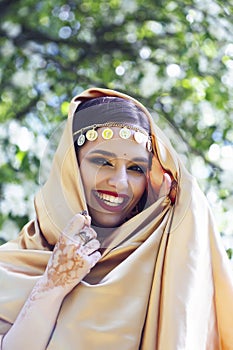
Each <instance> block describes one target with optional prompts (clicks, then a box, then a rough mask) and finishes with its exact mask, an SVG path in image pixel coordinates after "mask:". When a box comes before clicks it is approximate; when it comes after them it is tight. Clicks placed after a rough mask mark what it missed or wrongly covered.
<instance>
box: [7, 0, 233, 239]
mask: <svg viewBox="0 0 233 350" xmlns="http://www.w3.org/2000/svg"><path fill="white" fill-rule="evenodd" d="M232 5H233V3H232V0H227V1H224V2H222V1H215V0H207V1H205V2H203V1H200V0H195V1H189V0H186V1H171V0H157V1H152V0H151V1H150V0H109V1H106V0H104V1H103V0H99V1H94V0H85V1H79V0H76V1H75V0H69V1H68V0H67V1H61V0H57V1H56V2H54V1H52V0H41V1H35V0H16V1H6V0H5V1H0V18H1V22H0V23H1V25H0V55H1V61H0V87H1V95H0V123H1V124H0V134H1V144H0V147H1V149H0V151H1V157H0V176H1V199H2V200H1V202H2V204H1V205H2V208H1V209H2V210H1V214H0V227H2V228H5V227H10V224H12V222H14V224H15V223H18V226H20V225H21V224H22V222H23V221H25V222H26V221H27V220H28V219H29V218H30V213H28V214H26V213H25V210H23V211H22V213H21V214H20V212H19V213H17V215H16V213H14V210H12V209H11V207H10V204H9V203H10V202H9V198H8V199H7V198H6V196H7V193H9V192H8V191H7V186H8V185H10V184H18V185H19V186H23V188H24V189H25V193H24V194H22V193H21V197H20V196H19V199H20V200H26V201H29V200H30V198H31V197H30V195H29V193H28V190H27V188H28V189H29V188H30V189H31V190H32V192H33V191H34V190H36V189H37V186H38V185H39V183H40V180H39V176H38V168H39V162H40V160H41V158H44V156H43V150H44V149H46V140H48V139H49V138H50V137H51V135H52V132H53V130H54V129H56V127H57V126H58V125H59V124H60V123H61V122H62V121H64V120H65V118H66V113H67V108H68V103H69V101H70V99H71V98H72V97H73V96H74V95H75V94H77V93H79V92H81V91H82V90H83V89H86V88H88V87H91V86H99V87H106V88H113V89H118V90H120V91H123V92H126V93H128V94H130V95H133V96H135V97H136V98H139V99H140V100H141V101H142V102H143V103H144V104H145V105H146V106H148V107H149V108H150V109H153V111H154V112H155V114H154V115H155V120H156V121H157V122H158V123H159V125H160V126H161V127H162V128H164V130H165V132H167V133H168V136H170V135H173V133H174V134H175V135H176V137H175V139H176V142H175V146H176V147H177V148H178V151H180V148H181V152H183V156H184V160H185V161H187V162H188V163H189V166H190V169H191V170H192V171H193V172H194V175H196V176H197V177H198V179H199V181H200V184H201V186H202V187H203V189H204V190H205V192H206V194H207V196H208V199H209V200H210V202H211V203H212V204H213V206H214V208H215V209H216V210H217V213H219V215H222V216H221V219H220V218H218V219H219V229H220V231H221V232H222V233H228V234H232V233H233V232H232V228H230V225H229V220H230V219H229V214H228V213H229V211H231V215H232V185H233V181H232V171H233V170H232V166H231V167H230V165H229V161H230V159H232V158H230V157H232V155H233V151H232V143H233V131H232V125H233V102H232V101H233V99H232V95H233V90H232V84H233V34H232V33H233V24H232V8H233V7H232ZM12 123H13V124H12ZM26 129H27V130H28V132H29V133H28V134H27V133H26ZM17 130H18V131H17ZM15 133H16V134H17V135H18V136H19V135H20V133H24V134H23V135H24V139H25V140H26V138H27V139H28V142H27V145H25V144H23V143H22V142H21V141H20V140H19V138H18V136H14V135H16V134H15ZM171 138H172V141H173V136H171ZM177 140H178V141H177ZM32 184H34V186H33V185H32ZM25 186H26V187H25ZM222 193H225V194H226V195H225V197H224V199H223V197H222V195H221V194H222ZM31 200H32V198H31ZM31 205H32V204H31ZM217 216H218V214H217ZM22 218H23V220H22ZM9 220H10V222H9ZM0 229H1V228H0ZM8 231H9V229H8ZM1 232H3V231H1ZM0 236H1V234H0ZM8 237H9V238H10V233H9V234H8V236H7V235H6V236H5V239H8ZM3 238H4V237H3Z"/></svg>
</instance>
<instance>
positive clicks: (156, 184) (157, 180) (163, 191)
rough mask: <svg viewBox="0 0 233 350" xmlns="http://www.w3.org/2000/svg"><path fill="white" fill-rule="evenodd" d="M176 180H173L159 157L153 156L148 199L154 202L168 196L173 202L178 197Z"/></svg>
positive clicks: (149, 175)
mask: <svg viewBox="0 0 233 350" xmlns="http://www.w3.org/2000/svg"><path fill="white" fill-rule="evenodd" d="M175 184H176V181H175V180H172V177H171V175H169V174H168V173H167V172H166V171H165V170H164V169H163V168H162V166H161V164H160V162H159V160H158V158H157V157H156V156H153V158H152V164H151V169H150V171H149V174H148V199H149V203H150V204H152V203H154V202H155V201H157V200H158V199H159V198H160V197H164V196H168V195H169V198H170V200H171V203H172V204H173V203H174V202H175V198H176V186H175Z"/></svg>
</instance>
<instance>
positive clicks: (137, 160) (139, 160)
mask: <svg viewBox="0 0 233 350" xmlns="http://www.w3.org/2000/svg"><path fill="white" fill-rule="evenodd" d="M89 154H101V155H102V156H107V157H111V158H119V157H118V156H117V155H116V154H115V153H113V152H108V151H104V150H98V149H97V150H94V151H91V152H90V153H89ZM130 160H131V161H133V162H135V163H148V159H147V158H146V157H135V158H132V159H130Z"/></svg>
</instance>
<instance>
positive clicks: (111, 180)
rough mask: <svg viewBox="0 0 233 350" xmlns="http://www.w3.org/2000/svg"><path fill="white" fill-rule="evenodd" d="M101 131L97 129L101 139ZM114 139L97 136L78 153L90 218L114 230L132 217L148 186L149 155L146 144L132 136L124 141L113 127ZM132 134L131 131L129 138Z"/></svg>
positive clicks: (99, 224)
mask: <svg viewBox="0 0 233 350" xmlns="http://www.w3.org/2000/svg"><path fill="white" fill-rule="evenodd" d="M102 130H103V129H102V128H100V129H98V133H99V135H101V132H102ZM112 130H113V131H114V135H116V136H113V138H112V139H111V140H104V139H102V137H101V136H99V137H98V138H97V139H96V140H95V141H92V142H91V141H87V142H86V143H85V144H84V145H83V146H82V147H80V149H79V151H78V161H79V165H80V171H81V176H82V180H83V184H84V190H85V194H86V199H87V204H88V209H89V214H90V216H91V217H92V222H93V224H95V225H97V226H101V227H117V226H119V225H120V224H122V223H123V222H124V220H125V219H126V218H127V217H128V216H129V215H130V214H131V212H132V210H133V208H134V207H135V205H136V204H137V203H138V202H139V200H140V199H141V197H142V195H143V193H144V191H145V189H146V185H147V180H146V173H147V170H148V164H149V157H150V154H149V152H148V151H147V149H146V144H145V142H143V143H141V144H139V143H137V142H136V141H135V140H134V139H133V137H132V136H131V137H130V138H129V139H127V140H124V139H121V138H120V137H119V136H118V132H119V128H117V127H113V128H112ZM133 133H134V131H132V134H133Z"/></svg>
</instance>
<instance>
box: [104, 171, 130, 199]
mask: <svg viewBox="0 0 233 350" xmlns="http://www.w3.org/2000/svg"><path fill="white" fill-rule="evenodd" d="M108 183H109V185H110V186H112V187H114V188H115V190H116V191H117V193H121V192H122V191H124V190H125V189H127V188H128V186H129V184H128V174H127V169H126V168H125V167H121V168H118V169H115V170H114V171H113V173H112V174H111V176H110V177H109V180H108Z"/></svg>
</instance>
